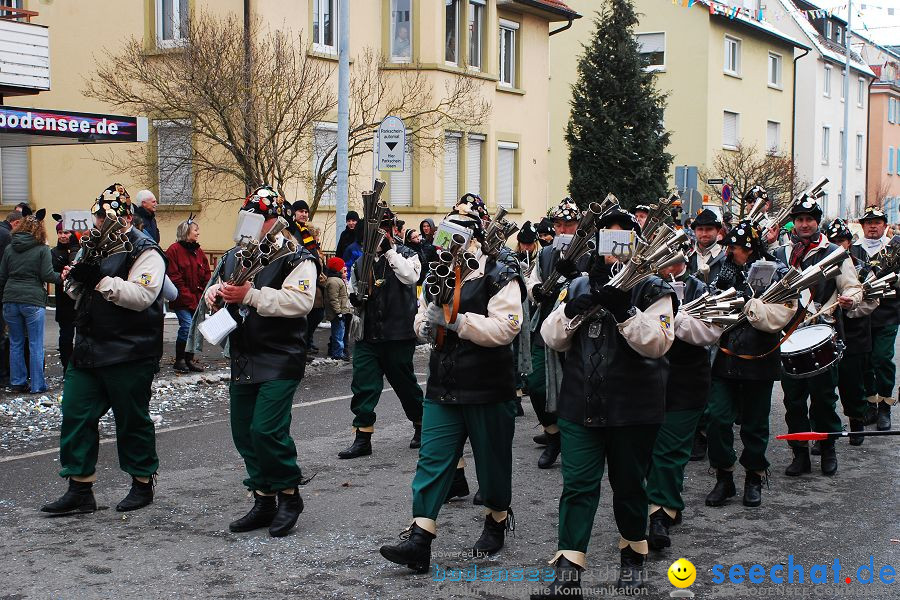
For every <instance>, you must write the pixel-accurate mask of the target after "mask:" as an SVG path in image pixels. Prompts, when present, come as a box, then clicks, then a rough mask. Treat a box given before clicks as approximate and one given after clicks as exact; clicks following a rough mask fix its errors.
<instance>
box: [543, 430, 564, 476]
mask: <svg viewBox="0 0 900 600" xmlns="http://www.w3.org/2000/svg"><path fill="white" fill-rule="evenodd" d="M559 449H560V433H559V432H558V431H557V432H556V433H548V434H547V447H546V448H544V451H543V452H542V453H541V457H540V458H538V468H540V469H549V468H550V467H552V466H553V465H554V464H555V463H556V459H557V458H559Z"/></svg>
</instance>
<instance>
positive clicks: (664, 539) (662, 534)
mask: <svg viewBox="0 0 900 600" xmlns="http://www.w3.org/2000/svg"><path fill="white" fill-rule="evenodd" d="M674 524H675V520H674V519H673V518H672V517H670V516H669V515H667V514H666V511H664V510H663V509H661V508H660V509H659V510H657V511H656V512H655V513H653V514H652V515H650V535H648V536H647V544H648V545H649V546H650V548H651V549H652V550H662V549H663V548H668V547H669V546H671V545H672V540H671V539H670V538H669V527H671V526H672V525H674Z"/></svg>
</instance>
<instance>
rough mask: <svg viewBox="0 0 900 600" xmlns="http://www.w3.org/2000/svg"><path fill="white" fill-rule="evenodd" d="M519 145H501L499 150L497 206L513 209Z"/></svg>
mask: <svg viewBox="0 0 900 600" xmlns="http://www.w3.org/2000/svg"><path fill="white" fill-rule="evenodd" d="M518 147H519V146H518V144H508V143H506V144H505V143H501V144H500V145H499V147H498V149H497V206H502V207H504V208H512V207H513V205H514V194H515V179H516V151H517V149H518Z"/></svg>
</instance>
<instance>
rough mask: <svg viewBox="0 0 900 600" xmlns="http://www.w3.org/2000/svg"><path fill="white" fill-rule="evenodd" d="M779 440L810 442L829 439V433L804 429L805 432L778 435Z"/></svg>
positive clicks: (776, 437)
mask: <svg viewBox="0 0 900 600" xmlns="http://www.w3.org/2000/svg"><path fill="white" fill-rule="evenodd" d="M775 439H777V440H794V441H796V442H809V441H813V440H827V439H828V434H827V433H819V432H817V431H804V432H803V433H785V434H782V435H776V436H775Z"/></svg>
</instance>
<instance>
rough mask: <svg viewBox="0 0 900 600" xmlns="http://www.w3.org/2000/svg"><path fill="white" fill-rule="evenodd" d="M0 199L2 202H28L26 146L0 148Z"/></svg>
mask: <svg viewBox="0 0 900 600" xmlns="http://www.w3.org/2000/svg"><path fill="white" fill-rule="evenodd" d="M0 172H2V181H0V200H2V202H3V204H18V203H19V202H28V200H29V198H28V197H29V196H30V194H29V185H28V179H29V177H28V148H3V149H2V150H0Z"/></svg>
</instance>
